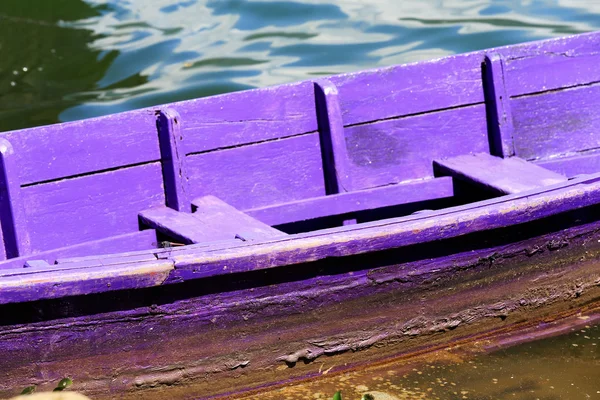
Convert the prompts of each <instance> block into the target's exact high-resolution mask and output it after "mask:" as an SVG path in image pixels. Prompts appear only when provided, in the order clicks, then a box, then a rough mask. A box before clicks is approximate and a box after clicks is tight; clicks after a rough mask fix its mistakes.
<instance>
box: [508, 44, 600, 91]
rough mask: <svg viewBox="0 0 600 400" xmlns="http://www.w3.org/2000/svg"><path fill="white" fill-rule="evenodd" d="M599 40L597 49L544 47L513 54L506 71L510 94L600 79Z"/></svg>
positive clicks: (581, 83)
mask: <svg viewBox="0 0 600 400" xmlns="http://www.w3.org/2000/svg"><path fill="white" fill-rule="evenodd" d="M597 46H598V43H597V44H596V48H595V49H589V48H584V49H579V50H578V49H574V48H568V47H567V48H563V49H560V50H559V51H552V50H550V49H547V50H546V49H540V51H539V52H534V53H531V54H528V55H527V56H523V57H514V56H512V57H509V58H508V59H507V60H506V66H505V71H506V74H507V77H508V79H507V80H506V89H507V92H508V94H509V95H510V96H522V95H524V94H529V93H539V92H547V91H550V90H556V89H561V88H567V87H572V86H578V85H588V84H590V83H599V82H600V71H599V70H598V68H597V65H598V62H600V51H598V47H597Z"/></svg>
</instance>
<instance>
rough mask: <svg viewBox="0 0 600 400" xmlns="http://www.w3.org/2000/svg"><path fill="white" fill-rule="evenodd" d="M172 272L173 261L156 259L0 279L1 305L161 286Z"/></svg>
mask: <svg viewBox="0 0 600 400" xmlns="http://www.w3.org/2000/svg"><path fill="white" fill-rule="evenodd" d="M172 270H173V262H171V261H167V260H155V261H152V262H142V263H135V264H127V265H113V266H103V267H98V268H87V269H76V270H68V271H60V273H56V272H38V273H36V274H31V275H17V276H10V277H3V278H2V279H0V304H9V303H19V302H26V301H33V300H39V299H53V298H60V297H66V296H80V295H87V294H92V293H100V292H106V291H111V290H125V289H137V288H144V287H152V286H158V285H161V284H162V283H163V282H164V281H165V279H166V278H167V277H168V275H169V272H171V271H172Z"/></svg>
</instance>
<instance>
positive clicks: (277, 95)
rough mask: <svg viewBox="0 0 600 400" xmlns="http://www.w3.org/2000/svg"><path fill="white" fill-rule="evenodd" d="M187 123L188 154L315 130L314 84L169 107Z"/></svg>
mask: <svg viewBox="0 0 600 400" xmlns="http://www.w3.org/2000/svg"><path fill="white" fill-rule="evenodd" d="M170 107H173V108H174V109H176V110H177V111H178V112H179V114H180V115H181V118H182V119H183V120H184V121H185V127H184V129H183V133H184V136H185V138H186V146H185V148H186V151H187V152H188V153H198V152H206V151H209V150H214V149H219V148H225V147H231V146H238V145H241V144H248V143H257V142H262V141H265V140H270V139H276V138H284V137H288V136H294V135H298V134H303V133H308V132H316V130H317V118H316V115H315V98H314V89H313V84H312V82H299V83H294V84H290V85H282V86H276V87H269V88H263V89H256V90H248V91H243V92H237V93H229V94H226V95H220V96H213V97H208V98H202V99H197V100H189V101H184V102H179V103H173V104H171V105H170Z"/></svg>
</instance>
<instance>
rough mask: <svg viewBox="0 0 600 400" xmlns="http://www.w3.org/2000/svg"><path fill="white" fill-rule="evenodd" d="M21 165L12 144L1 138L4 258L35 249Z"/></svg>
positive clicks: (0, 202) (0, 211) (0, 205)
mask: <svg viewBox="0 0 600 400" xmlns="http://www.w3.org/2000/svg"><path fill="white" fill-rule="evenodd" d="M19 168H20V167H19V165H18V164H17V161H16V154H15V151H14V149H13V146H12V144H11V143H10V142H9V141H8V140H6V139H4V138H0V224H1V225H2V240H3V243H4V251H3V252H2V253H0V254H2V259H6V258H14V257H19V256H24V255H27V254H29V253H31V240H30V237H29V229H28V227H27V218H26V216H25V209H24V205H23V199H22V195H21V185H20V183H19Z"/></svg>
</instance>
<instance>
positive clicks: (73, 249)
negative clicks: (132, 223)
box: [0, 229, 156, 271]
mask: <svg viewBox="0 0 600 400" xmlns="http://www.w3.org/2000/svg"><path fill="white" fill-rule="evenodd" d="M153 247H156V232H155V231H154V230H153V229H147V230H144V231H140V232H134V233H127V234H124V235H117V236H110V237H107V238H103V239H99V240H93V241H91V242H85V243H80V244H76V245H73V246H67V247H59V248H55V249H52V250H46V251H42V252H39V253H36V254H31V255H29V256H25V257H18V258H12V259H10V260H7V261H3V262H0V271H2V270H4V269H15V268H22V267H23V265H24V264H25V263H26V262H27V261H29V260H42V261H44V262H47V263H50V264H54V262H55V261H57V260H58V259H60V258H61V257H80V256H83V255H87V256H89V257H92V256H91V255H92V254H93V257H95V258H98V257H99V256H102V257H101V258H102V259H105V258H106V257H107V256H109V255H111V254H113V253H122V252H127V251H135V250H146V249H151V248H153ZM149 254H152V253H149ZM154 259H156V257H154Z"/></svg>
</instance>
